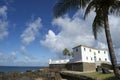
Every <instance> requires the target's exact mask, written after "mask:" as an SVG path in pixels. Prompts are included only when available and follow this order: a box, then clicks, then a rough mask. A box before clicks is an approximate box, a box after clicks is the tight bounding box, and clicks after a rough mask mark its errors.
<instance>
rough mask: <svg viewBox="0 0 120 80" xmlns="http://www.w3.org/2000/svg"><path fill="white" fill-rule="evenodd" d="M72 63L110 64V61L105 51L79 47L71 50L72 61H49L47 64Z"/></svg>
mask: <svg viewBox="0 0 120 80" xmlns="http://www.w3.org/2000/svg"><path fill="white" fill-rule="evenodd" d="M95 57H96V58H95ZM74 62H88V63H102V62H105V63H106V62H110V59H109V55H108V51H107V50H102V49H95V48H90V47H87V46H82V45H80V46H77V47H74V48H73V59H70V60H69V59H64V60H49V64H64V63H74Z"/></svg>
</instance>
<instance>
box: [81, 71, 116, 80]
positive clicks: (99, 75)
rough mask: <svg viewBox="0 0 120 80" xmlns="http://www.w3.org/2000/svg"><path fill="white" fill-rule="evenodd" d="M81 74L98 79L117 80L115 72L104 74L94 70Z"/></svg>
mask: <svg viewBox="0 0 120 80" xmlns="http://www.w3.org/2000/svg"><path fill="white" fill-rule="evenodd" d="M81 75H84V76H88V77H92V78H94V79H96V80H116V79H115V76H114V74H113V73H111V74H103V73H100V72H92V73H81Z"/></svg>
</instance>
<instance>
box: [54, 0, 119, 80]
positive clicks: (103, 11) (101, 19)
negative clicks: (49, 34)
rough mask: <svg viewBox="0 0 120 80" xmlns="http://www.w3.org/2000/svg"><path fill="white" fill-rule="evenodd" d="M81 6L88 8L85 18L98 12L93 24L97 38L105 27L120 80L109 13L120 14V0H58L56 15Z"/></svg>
mask: <svg viewBox="0 0 120 80" xmlns="http://www.w3.org/2000/svg"><path fill="white" fill-rule="evenodd" d="M80 8H82V9H86V10H85V14H84V18H86V16H87V15H88V14H89V13H90V12H91V11H93V10H94V12H95V13H96V15H95V18H94V21H93V24H92V29H93V34H94V37H95V39H97V32H98V31H99V30H100V28H101V27H102V28H104V29H105V34H106V39H107V44H108V50H109V54H110V59H111V63H112V66H113V70H114V73H115V76H116V78H117V79H118V80H120V73H119V68H118V65H117V60H116V57H115V52H114V48H113V44H112V39H111V34H110V28H109V21H108V15H109V14H114V15H116V16H119V15H120V0H58V1H57V2H56V4H55V6H54V16H55V18H58V17H59V16H61V15H63V14H64V13H66V12H67V11H68V10H70V9H75V10H76V9H80Z"/></svg>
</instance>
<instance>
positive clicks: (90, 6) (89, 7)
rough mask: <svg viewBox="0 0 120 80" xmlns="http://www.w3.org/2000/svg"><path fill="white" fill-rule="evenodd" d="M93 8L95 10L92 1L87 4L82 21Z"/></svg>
mask: <svg viewBox="0 0 120 80" xmlns="http://www.w3.org/2000/svg"><path fill="white" fill-rule="evenodd" d="M94 8H95V3H94V1H92V2H90V3H89V5H88V6H87V8H86V10H85V14H84V19H85V18H86V16H87V15H88V14H89V13H90V11H91V10H93V9H94Z"/></svg>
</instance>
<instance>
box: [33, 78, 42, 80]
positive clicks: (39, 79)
mask: <svg viewBox="0 0 120 80" xmlns="http://www.w3.org/2000/svg"><path fill="white" fill-rule="evenodd" d="M35 80H43V79H42V78H37V79H35Z"/></svg>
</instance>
